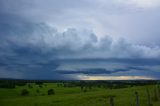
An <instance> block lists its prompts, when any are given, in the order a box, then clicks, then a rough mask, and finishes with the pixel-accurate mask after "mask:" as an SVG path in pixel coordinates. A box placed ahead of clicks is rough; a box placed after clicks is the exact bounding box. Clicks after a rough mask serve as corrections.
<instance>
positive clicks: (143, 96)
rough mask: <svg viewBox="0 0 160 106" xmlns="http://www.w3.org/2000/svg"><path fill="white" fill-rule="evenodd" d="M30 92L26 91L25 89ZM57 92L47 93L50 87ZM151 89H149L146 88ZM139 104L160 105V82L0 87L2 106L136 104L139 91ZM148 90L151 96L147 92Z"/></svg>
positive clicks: (132, 105)
mask: <svg viewBox="0 0 160 106" xmlns="http://www.w3.org/2000/svg"><path fill="white" fill-rule="evenodd" d="M24 89H25V90H27V91H28V93H27V94H25V95H23V94H22V90H24ZM49 89H53V90H54V93H53V94H51V95H48V90H49ZM147 90H148V91H147ZM135 92H138V99H139V100H138V101H139V105H140V106H149V104H148V103H149V101H150V102H151V104H152V105H153V106H160V93H159V89H158V85H144V86H130V85H127V87H122V88H112V89H111V88H108V87H103V86H94V85H93V86H92V87H88V86H69V87H68V86H64V84H62V83H57V82H56V83H43V84H40V85H39V84H35V83H26V84H25V85H24V86H15V88H12V89H9V88H0V106H110V97H113V99H114V106H136V102H137V101H136V95H135ZM147 92H149V98H148V93H147Z"/></svg>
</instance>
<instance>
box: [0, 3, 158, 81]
mask: <svg viewBox="0 0 160 106" xmlns="http://www.w3.org/2000/svg"><path fill="white" fill-rule="evenodd" d="M159 11H160V1H159V0H16V1H14V0H0V77H1V78H27V79H28V78H30V79H159V78H160V62H159V61H160V42H159V41H160V35H159V34H160V29H159V28H160V13H159ZM88 59H91V60H93V61H88ZM75 61H76V63H75ZM146 61H147V62H146ZM69 63H70V64H69ZM97 63H98V65H97V66H96V67H95V65H96V64H97ZM135 63H137V64H135ZM86 64H87V65H86ZM107 64H110V65H107Z"/></svg>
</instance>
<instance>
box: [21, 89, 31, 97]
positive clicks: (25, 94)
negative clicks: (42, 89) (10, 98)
mask: <svg viewBox="0 0 160 106" xmlns="http://www.w3.org/2000/svg"><path fill="white" fill-rule="evenodd" d="M28 94H29V91H28V90H27V89H23V90H22V91H21V95H22V96H27V95H28Z"/></svg>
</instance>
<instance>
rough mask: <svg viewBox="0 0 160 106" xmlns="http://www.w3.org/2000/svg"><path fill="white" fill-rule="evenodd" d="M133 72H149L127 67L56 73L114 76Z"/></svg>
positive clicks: (140, 68)
mask: <svg viewBox="0 0 160 106" xmlns="http://www.w3.org/2000/svg"><path fill="white" fill-rule="evenodd" d="M131 70H138V71H141V70H148V69H146V68H142V67H125V68H121V69H120V68H119V69H118V68H116V69H112V70H108V69H105V68H88V69H77V70H56V71H55V72H57V73H60V74H87V75H94V74H95V75H98V74H113V73H118V72H127V71H131Z"/></svg>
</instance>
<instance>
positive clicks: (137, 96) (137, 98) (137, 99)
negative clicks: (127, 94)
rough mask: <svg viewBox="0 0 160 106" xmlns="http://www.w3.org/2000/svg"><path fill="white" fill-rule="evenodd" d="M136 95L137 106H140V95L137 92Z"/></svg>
mask: <svg viewBox="0 0 160 106" xmlns="http://www.w3.org/2000/svg"><path fill="white" fill-rule="evenodd" d="M135 95H136V106H140V105H139V95H138V92H135Z"/></svg>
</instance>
